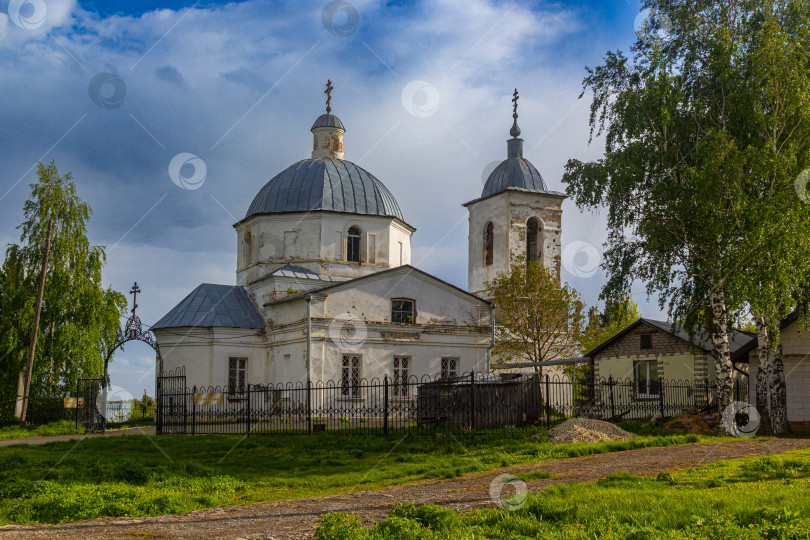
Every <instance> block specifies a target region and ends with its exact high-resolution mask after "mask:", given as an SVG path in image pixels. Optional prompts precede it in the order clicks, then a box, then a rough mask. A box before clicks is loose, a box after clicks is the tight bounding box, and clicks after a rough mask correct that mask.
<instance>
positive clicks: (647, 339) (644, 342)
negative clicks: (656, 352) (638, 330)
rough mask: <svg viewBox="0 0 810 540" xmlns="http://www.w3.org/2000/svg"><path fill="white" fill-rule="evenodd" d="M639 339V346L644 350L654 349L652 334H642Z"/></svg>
mask: <svg viewBox="0 0 810 540" xmlns="http://www.w3.org/2000/svg"><path fill="white" fill-rule="evenodd" d="M639 337H640V339H641V342H640V345H639V346H640V347H641V348H642V349H652V334H641V336H639Z"/></svg>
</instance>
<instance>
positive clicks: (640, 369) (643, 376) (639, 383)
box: [634, 361, 660, 397]
mask: <svg viewBox="0 0 810 540" xmlns="http://www.w3.org/2000/svg"><path fill="white" fill-rule="evenodd" d="M634 368H635V372H636V397H657V396H658V395H659V393H660V384H659V382H658V362H655V361H650V362H636V364H635V366H634Z"/></svg>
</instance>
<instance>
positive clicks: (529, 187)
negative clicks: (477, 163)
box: [481, 156, 548, 199]
mask: <svg viewBox="0 0 810 540" xmlns="http://www.w3.org/2000/svg"><path fill="white" fill-rule="evenodd" d="M508 188H519V189H525V190H526V191H532V192H537V193H547V192H548V187H546V182H545V181H544V180H543V177H542V176H541V175H540V172H539V171H538V170H537V169H536V168H535V166H534V165H532V164H531V162H530V161H529V160H528V159H525V158H523V157H519V156H515V157H510V158H508V159H506V160H504V161H502V162H501V163H500V165H498V166H497V167H495V170H494V171H492V173H490V175H489V178H487V181H486V183H485V184H484V190H483V191H482V192H481V198H482V199H483V198H484V197H489V196H490V195H495V194H497V193H500V192H502V191H506V190H507V189H508Z"/></svg>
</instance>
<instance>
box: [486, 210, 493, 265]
mask: <svg viewBox="0 0 810 540" xmlns="http://www.w3.org/2000/svg"><path fill="white" fill-rule="evenodd" d="M494 237H495V226H494V225H492V222H491V221H490V222H489V223H487V226H486V229H485V230H484V265H486V266H489V265H491V264H492V259H493V257H492V251H493V243H494V241H495V238H494Z"/></svg>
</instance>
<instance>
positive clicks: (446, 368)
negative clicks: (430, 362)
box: [442, 356, 458, 379]
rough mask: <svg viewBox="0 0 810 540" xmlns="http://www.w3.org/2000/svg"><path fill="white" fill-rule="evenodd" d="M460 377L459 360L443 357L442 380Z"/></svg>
mask: <svg viewBox="0 0 810 540" xmlns="http://www.w3.org/2000/svg"><path fill="white" fill-rule="evenodd" d="M455 377H458V358H452V357H449V356H443V357H442V379H452V378H455Z"/></svg>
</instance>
